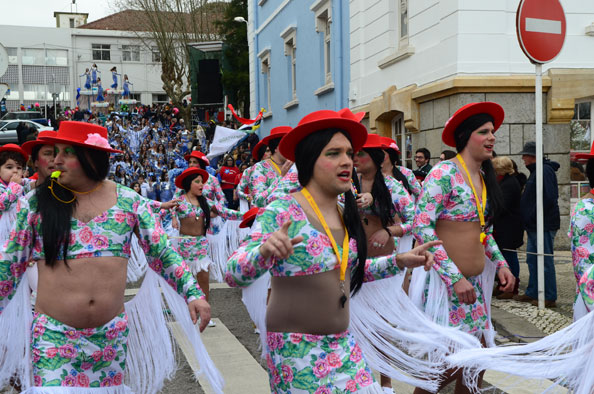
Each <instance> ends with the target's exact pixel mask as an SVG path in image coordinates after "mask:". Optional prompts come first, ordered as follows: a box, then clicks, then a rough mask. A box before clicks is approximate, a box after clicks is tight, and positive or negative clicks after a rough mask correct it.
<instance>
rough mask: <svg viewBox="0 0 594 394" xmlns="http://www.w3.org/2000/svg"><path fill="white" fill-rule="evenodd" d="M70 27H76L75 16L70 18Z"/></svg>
mask: <svg viewBox="0 0 594 394" xmlns="http://www.w3.org/2000/svg"><path fill="white" fill-rule="evenodd" d="M70 28H71V29H73V28H74V18H70Z"/></svg>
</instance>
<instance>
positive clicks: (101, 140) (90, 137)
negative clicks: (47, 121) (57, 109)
mask: <svg viewBox="0 0 594 394" xmlns="http://www.w3.org/2000/svg"><path fill="white" fill-rule="evenodd" d="M39 139H40V141H43V142H50V143H54V144H67V145H77V146H84V147H85V148H90V149H96V150H100V151H104V152H111V153H123V152H122V151H121V150H117V149H113V148H112V147H111V146H110V145H109V142H108V141H107V129H106V128H105V127H101V126H99V125H96V124H93V123H87V122H76V121H72V120H65V121H62V122H60V128H59V129H58V132H57V133H56V136H55V137H41V138H39Z"/></svg>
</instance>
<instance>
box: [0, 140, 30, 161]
mask: <svg viewBox="0 0 594 394" xmlns="http://www.w3.org/2000/svg"><path fill="white" fill-rule="evenodd" d="M0 152H16V153H20V154H21V155H22V156H23V157H24V158H25V161H27V160H29V155H28V154H27V152H25V151H24V150H23V148H21V147H20V146H18V145H17V144H6V145H4V146H0Z"/></svg>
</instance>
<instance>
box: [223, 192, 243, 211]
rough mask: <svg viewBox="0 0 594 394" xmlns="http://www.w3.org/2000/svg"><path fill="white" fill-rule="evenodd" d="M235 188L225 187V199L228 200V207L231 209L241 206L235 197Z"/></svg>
mask: <svg viewBox="0 0 594 394" xmlns="http://www.w3.org/2000/svg"><path fill="white" fill-rule="evenodd" d="M234 190H235V189H223V194H224V195H225V199H226V200H227V208H229V209H237V208H239V201H238V200H234V199H233V191H234Z"/></svg>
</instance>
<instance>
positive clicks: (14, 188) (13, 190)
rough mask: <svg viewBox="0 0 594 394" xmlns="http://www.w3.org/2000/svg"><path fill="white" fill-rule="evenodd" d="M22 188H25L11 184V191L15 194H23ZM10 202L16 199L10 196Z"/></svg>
mask: <svg viewBox="0 0 594 394" xmlns="http://www.w3.org/2000/svg"><path fill="white" fill-rule="evenodd" d="M22 188H23V187H22V186H21V185H19V184H18V183H14V182H11V183H10V191H11V192H12V193H13V194H19V193H20V192H21V190H22ZM10 201H14V197H13V196H10Z"/></svg>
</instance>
